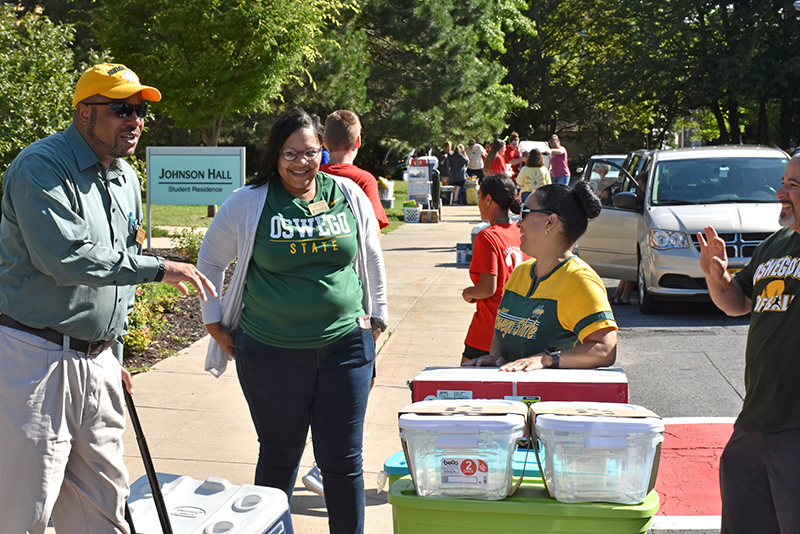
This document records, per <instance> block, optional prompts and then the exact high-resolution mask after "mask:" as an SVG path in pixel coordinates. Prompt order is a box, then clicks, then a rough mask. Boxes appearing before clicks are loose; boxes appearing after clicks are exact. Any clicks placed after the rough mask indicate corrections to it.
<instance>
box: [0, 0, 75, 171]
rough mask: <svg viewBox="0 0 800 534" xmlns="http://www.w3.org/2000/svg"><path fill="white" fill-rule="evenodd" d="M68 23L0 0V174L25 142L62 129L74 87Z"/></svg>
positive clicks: (27, 143)
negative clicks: (24, 11)
mask: <svg viewBox="0 0 800 534" xmlns="http://www.w3.org/2000/svg"><path fill="white" fill-rule="evenodd" d="M72 35H73V33H72V28H71V27H70V26H68V25H55V24H53V23H52V22H50V21H49V20H48V19H47V18H46V17H43V16H40V15H38V14H36V13H28V14H26V15H24V16H22V17H21V18H20V19H17V16H16V13H15V8H14V7H13V6H10V5H8V4H0V51H2V52H0V175H3V174H4V173H5V170H6V168H7V167H8V165H9V164H10V163H11V161H12V160H13V159H14V157H16V155H17V154H18V153H19V152H20V150H22V149H23V148H25V147H26V146H27V145H29V144H31V143H33V142H34V141H36V140H38V139H41V138H43V137H47V136H48V135H51V134H53V133H55V132H58V131H60V130H63V129H65V128H66V127H67V126H68V125H69V123H70V121H71V118H72V95H73V94H74V88H75V81H76V78H75V73H74V71H73V64H72V62H73V56H72V50H71V49H70V44H71V41H72Z"/></svg>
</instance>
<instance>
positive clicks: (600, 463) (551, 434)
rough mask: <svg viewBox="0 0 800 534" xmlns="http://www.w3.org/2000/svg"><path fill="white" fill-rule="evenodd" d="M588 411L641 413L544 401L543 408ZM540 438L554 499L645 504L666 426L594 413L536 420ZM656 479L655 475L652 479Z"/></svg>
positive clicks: (542, 416)
mask: <svg viewBox="0 0 800 534" xmlns="http://www.w3.org/2000/svg"><path fill="white" fill-rule="evenodd" d="M546 404H549V405H565V406H575V405H579V406H583V407H586V408H589V409H613V408H615V407H616V408H618V409H625V408H628V409H639V408H640V407H639V406H634V405H630V404H616V403H556V402H552V403H541V404H540V405H541V406H544V405H546ZM535 428H536V435H537V436H538V438H539V439H540V440H541V442H542V444H543V448H544V450H543V454H541V453H540V457H541V459H542V463H543V465H542V469H543V470H544V477H545V481H546V483H547V486H548V488H549V490H550V492H551V494H553V496H554V497H555V498H556V500H558V501H561V502H567V503H575V502H591V501H603V502H612V503H622V504H635V503H640V502H642V501H644V499H645V497H646V496H647V493H648V491H649V490H650V489H651V488H650V482H651V476H652V475H655V472H654V471H653V470H654V469H657V467H654V464H655V460H656V459H657V453H658V452H659V444H660V443H661V442H662V441H664V438H663V436H662V432H663V431H664V424H663V423H662V422H661V419H658V418H657V417H624V416H622V417H617V416H592V415H555V414H548V413H542V414H540V415H537V416H536V420H535ZM653 478H654V477H653Z"/></svg>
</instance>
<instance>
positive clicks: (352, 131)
mask: <svg viewBox="0 0 800 534" xmlns="http://www.w3.org/2000/svg"><path fill="white" fill-rule="evenodd" d="M323 143H324V144H325V147H327V149H328V150H329V151H330V163H327V164H322V165H320V167H319V170H320V171H322V172H326V173H328V174H333V175H335V176H343V177H345V178H349V179H350V180H352V181H353V182H355V183H356V185H358V187H360V188H361V189H362V190H363V191H364V193H366V194H367V198H369V201H370V202H371V203H372V209H373V211H374V212H375V217H376V219H377V220H378V226H379V227H380V228H386V227H387V226H389V218H388V217H387V216H386V210H384V209H383V203H382V202H381V196H380V193H379V192H378V181H377V180H376V179H375V177H374V176H373V175H372V174H370V173H369V172H367V171H365V170H363V169H361V168H359V167H356V166H355V165H354V164H353V162H354V161H355V159H356V156H358V149H359V148H361V121H360V120H359V118H358V115H356V114H355V113H353V112H352V111H348V110H346V109H340V110H338V111H334V112H333V113H331V114H330V115H328V118H327V119H326V120H325V132H324V134H323ZM379 235H380V234H379Z"/></svg>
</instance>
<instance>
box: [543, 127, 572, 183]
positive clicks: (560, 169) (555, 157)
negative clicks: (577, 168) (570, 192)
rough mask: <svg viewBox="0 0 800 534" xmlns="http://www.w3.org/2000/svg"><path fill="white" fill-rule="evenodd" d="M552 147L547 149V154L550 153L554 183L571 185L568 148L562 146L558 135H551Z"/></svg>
mask: <svg viewBox="0 0 800 534" xmlns="http://www.w3.org/2000/svg"><path fill="white" fill-rule="evenodd" d="M549 144H550V149H549V150H545V152H544V154H545V155H548V154H549V155H550V176H552V179H553V183H554V184H562V185H569V177H570V174H569V162H568V158H569V156H568V155H567V149H566V148H564V147H563V146H561V141H560V140H559V139H558V136H557V135H555V134H553V135H552V136H551V137H550V143H549Z"/></svg>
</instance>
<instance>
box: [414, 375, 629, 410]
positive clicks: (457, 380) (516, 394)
mask: <svg viewBox="0 0 800 534" xmlns="http://www.w3.org/2000/svg"><path fill="white" fill-rule="evenodd" d="M409 385H410V387H411V400H412V402H419V401H423V400H432V399H446V400H467V399H504V400H516V401H522V402H526V403H531V402H539V401H586V402H620V403H627V402H628V377H627V376H625V371H623V370H622V369H616V368H601V369H537V370H535V371H517V372H507V371H501V370H500V369H499V368H497V367H427V368H425V369H423V370H422V371H421V372H420V373H419V374H418V375H417V376H416V377H415V378H414V379H413V380H412V381H411V382H410V384H409Z"/></svg>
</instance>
